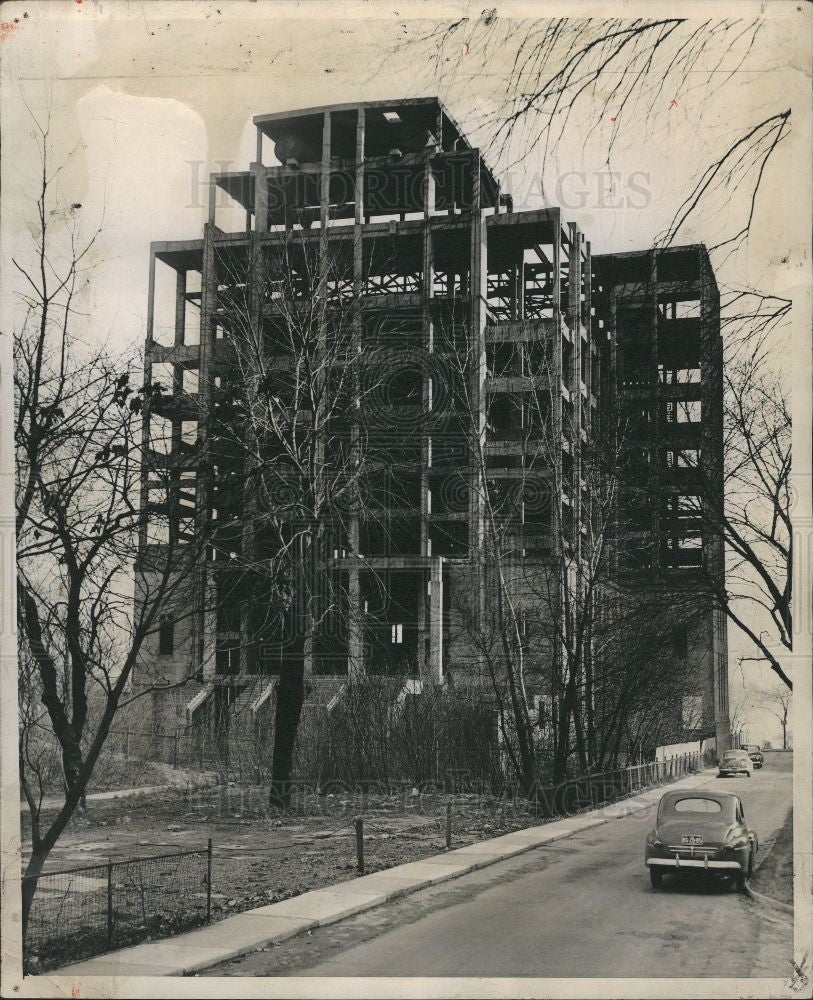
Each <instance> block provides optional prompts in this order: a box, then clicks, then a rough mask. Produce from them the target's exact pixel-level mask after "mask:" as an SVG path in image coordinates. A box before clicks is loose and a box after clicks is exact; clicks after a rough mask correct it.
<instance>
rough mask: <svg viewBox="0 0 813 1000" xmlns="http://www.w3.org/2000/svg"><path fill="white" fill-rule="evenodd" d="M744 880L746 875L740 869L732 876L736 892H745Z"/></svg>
mask: <svg viewBox="0 0 813 1000" xmlns="http://www.w3.org/2000/svg"><path fill="white" fill-rule="evenodd" d="M745 880H746V874H745V872H744V871H743V870H742V869H740V871H738V872H737V874H736V875H735V876H734V888H735V889H736V890H737V892H745Z"/></svg>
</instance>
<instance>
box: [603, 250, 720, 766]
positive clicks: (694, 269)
mask: <svg viewBox="0 0 813 1000" xmlns="http://www.w3.org/2000/svg"><path fill="white" fill-rule="evenodd" d="M595 263H596V275H597V280H598V281H599V282H600V284H601V288H602V291H601V299H602V309H603V311H605V312H606V314H607V316H608V322H609V324H610V325H611V327H612V329H613V330H614V334H615V340H616V359H617V380H616V382H617V394H618V408H619V412H620V414H621V416H622V420H623V422H624V426H625V429H626V434H627V436H628V440H627V442H626V448H625V451H626V455H627V460H628V465H629V467H630V468H631V469H632V475H631V476H630V478H629V481H628V482H627V486H626V489H625V490H624V491H622V494H621V500H620V507H621V509H620V516H619V523H620V537H619V540H618V552H619V561H618V567H617V573H618V578H619V580H620V581H621V582H622V583H623V585H624V586H625V588H627V590H628V591H629V592H630V593H631V594H632V599H633V600H634V599H638V598H640V596H641V595H642V594H645V593H646V592H647V591H650V592H652V591H655V590H660V591H661V592H662V593H663V594H664V599H665V600H675V602H676V606H677V607H679V608H681V609H683V608H686V609H688V608H689V606H690V605H691V610H692V615H691V616H689V614H688V611H686V612H682V613H685V614H686V617H687V618H689V617H691V622H690V624H688V625H687V626H685V627H682V628H678V629H677V630H676V632H677V634H676V635H675V647H676V649H675V652H676V655H677V657H678V658H679V659H680V660H681V661H682V664H683V669H684V671H685V674H686V676H687V679H688V681H689V690H690V691H691V693H687V694H686V696H685V703H684V728H685V730H686V735H687V738H693V737H694V738H702V737H709V736H715V737H716V739H717V746H718V748H719V749H724V748H725V747H727V746H728V741H729V718H728V646H727V632H726V622H725V614H724V612H723V611H722V610H720V609H719V607H715V602H714V599H713V595H714V593H715V592H718V593H719V592H720V591H721V590H722V589H724V587H725V553H724V543H723V537H722V533H721V531H720V530H719V527H718V526H716V525H715V519H714V517H713V511H714V510H721V509H722V504H723V351H722V340H721V336H720V296H719V292H718V289H717V284H716V282H715V280H714V273H713V271H712V268H711V264H710V262H709V258H708V253H707V251H706V248H705V247H703V246H700V245H698V246H681V247H669V248H665V249H661V250H654V249H653V250H644V251H640V252H635V253H622V254H610V255H606V256H600V257H597V258H596V262H595ZM695 609H696V613H694V612H695Z"/></svg>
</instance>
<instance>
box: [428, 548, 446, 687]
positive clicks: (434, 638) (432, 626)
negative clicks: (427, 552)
mask: <svg viewBox="0 0 813 1000" xmlns="http://www.w3.org/2000/svg"><path fill="white" fill-rule="evenodd" d="M429 588H430V589H429V672H430V675H431V677H432V680H433V681H435V682H436V683H437V684H440V683H441V682H442V680H443V674H444V664H443V556H435V557H434V558H433V559H432V560H431V563H430V571H429Z"/></svg>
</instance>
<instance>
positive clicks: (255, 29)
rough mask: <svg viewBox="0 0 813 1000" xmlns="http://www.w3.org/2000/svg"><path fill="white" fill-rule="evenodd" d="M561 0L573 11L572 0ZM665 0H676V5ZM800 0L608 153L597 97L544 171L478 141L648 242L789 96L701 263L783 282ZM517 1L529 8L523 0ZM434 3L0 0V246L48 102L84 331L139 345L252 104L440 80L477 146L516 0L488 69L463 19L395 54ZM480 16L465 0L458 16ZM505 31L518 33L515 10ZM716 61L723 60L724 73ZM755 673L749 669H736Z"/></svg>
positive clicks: (763, 724)
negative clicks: (465, 10) (730, 249)
mask: <svg viewBox="0 0 813 1000" xmlns="http://www.w3.org/2000/svg"><path fill="white" fill-rule="evenodd" d="M480 6H482V5H480ZM559 6H562V5H559ZM567 6H568V9H569V10H570V11H571V12H572V11H573V10H574V9H575V8H576V5H575V4H570V5H567ZM218 7H219V9H218ZM721 7H722V5H720V4H715V5H711V7H708V6H706V7H705V8H704V9H699V8H697V7H694V8H689V13H691V14H694V15H695V16H706V17H707V16H709V15H710V14H711V13H712V11H715V12H717V11H720V10H721ZM658 8H659V4H657V3H651V2H650V3H647V5H646V15H647V16H655V15H656V12H657V11H658ZM771 8H773V9H772V10H771ZM590 9H591V10H595V9H596V5H595V4H594V5H591V8H590ZM666 9H668V11H669V13H670V14H673V13H674V11H675V9H676V5H675V4H669V5H668V8H666V7H664V10H666ZM797 9H798V8H797V7H796V5H795V4H792V3H789V4H784V3H775V4H772V5H769V7H768V10H769V13H770V16H769V18H768V20H767V21H766V23H765V25H764V27H763V30H762V31H761V32H760V34H759V35H758V38H757V42H756V45H755V47H754V50H753V51H752V52H751V54H750V56H749V58H748V60H747V63H746V64H745V68H744V69H743V70H741V71H739V72H738V73H737V74H736V75H735V85H732V83H730V82H729V83H727V84H726V86H721V87H720V89H719V90H718V91H717V92H716V94H715V93H710V91H709V88H708V85H707V78H705V77H703V78H701V75H700V74H697V75H693V76H690V77H689V79H688V80H687V82H686V86H685V88H684V90H682V91H681V92H680V93H676V94H674V95H672V96H671V97H670V100H669V101H668V102H667V101H664V107H663V108H661V109H660V110H659V111H658V113H657V114H655V115H653V116H644V115H643V113H642V114H641V116H640V118H638V119H636V118H635V116H634V115H633V116H628V118H627V119H626V120H625V122H624V126H623V128H622V129H621V131H620V132H619V134H618V135H617V138H616V144H615V147H614V152H613V156H612V158H611V161H610V164H609V168H608V165H607V162H606V161H607V142H608V138H609V136H610V133H611V130H612V128H613V124H612V117H613V116H612V115H610V114H608V119H609V120H608V121H607V122H606V123H602V124H601V125H600V127H599V128H597V129H596V130H594V132H593V134H592V135H590V136H589V137H586V124H587V123H586V121H585V120H574V121H573V122H572V125H571V126H570V127H569V131H568V133H567V141H566V142H564V143H562V144H561V146H560V149H559V154H558V158H557V159H551V160H550V161H549V162H548V163H547V165H546V169H545V171H544V173H542V172H541V170H540V165H541V153H540V151H539V150H538V149H537V150H535V149H529V150H527V155H526V156H525V157H524V159H523V160H522V162H521V163H520V164H519V165H516V164H515V165H513V166H512V167H511V169H510V172H508V173H506V170H507V165H508V163H509V162H511V161H512V160H513V159H514V158H515V156H516V154H517V152H521V151H522V150H518V149H517V148H516V145H515V148H513V149H512V150H510V151H508V153H507V154H506V155H503V156H492V162H491V165H492V166H493V167H494V169H495V170H496V171H497V173H498V174H500V175H502V176H503V180H504V189H506V190H509V191H512V192H513V193H514V196H515V207H517V208H534V207H541V206H542V205H543V204H555V203H560V202H564V203H565V204H566V206H568V207H566V208H565V213H566V216H568V217H569V218H570V219H572V220H573V221H575V222H578V223H579V225H580V226H581V227H582V228H583V229H584V230H585V231H586V233H587V237H588V238H589V239H590V240H591V241H592V246H593V252H594V253H601V252H607V251H619V250H630V249H638V248H643V247H646V246H649V245H650V244H651V243H652V242H653V239H654V237H655V236H656V234H657V233H659V232H660V231H661V230H662V229H663V228H664V227H665V226H666V225H667V224H668V222H669V220H670V219H671V217H672V214H673V213H674V211H675V209H676V208H677V206H678V204H679V203H680V201H681V200H682V198H683V197H684V196H685V194H686V193H687V191H688V190H689V189H690V187H691V185H692V184H693V182H694V179H695V178H696V176H697V173H698V171H699V170H702V169H703V168H705V166H706V165H707V164H708V162H709V161H710V160H712V159H713V158H714V155H715V153H716V152H717V151H722V150H723V149H725V148H726V147H727V146H728V145H730V143H731V142H732V141H733V140H734V138H736V136H737V135H738V134H741V133H742V132H743V131H745V130H747V128H748V127H750V126H752V125H754V124H756V123H757V122H759V121H761V120H762V119H763V118H764V117H766V115H768V114H771V113H774V112H775V111H776V110H782V109H784V108H785V107H790V106H792V105H796V106H797V107H798V109H801V113H802V114H803V115H804V116H805V117H804V121H802V120H800V119H799V117H798V115H797V111H796V110H795V111H794V116H793V123H794V128H793V131H792V133H791V135H790V137H789V139H788V140H787V141H785V142H783V143H782V144H781V145H780V146H779V147H778V148H777V150H776V152H775V154H774V156H773V157H772V159H771V161H770V163H769V165H768V167H767V170H766V172H765V176H764V178H763V189H762V194H761V196H760V197H759V198H758V200H757V202H756V206H755V215H754V221H753V226H752V235H751V239H750V241H749V244H748V247H747V248H745V249H744V251H743V252H741V253H739V254H737V255H736V256H735V257H733V258H729V259H728V260H726V261H724V262H719V265H718V269H717V278H718V283H719V284H720V285H721V286H723V287H728V286H736V285H741V284H743V283H748V284H751V285H754V286H757V287H760V288H763V289H770V290H772V291H775V292H776V293H777V294H782V295H794V294H798V286H799V284H800V282H801V281H803V279H804V277H805V275H806V270H805V268H806V267H807V266H808V262H807V260H806V256H805V249H806V245H807V241H808V233H807V231H806V227H805V222H806V213H805V212H804V211H802V212H800V187H799V186H800V184H801V185H803V186H806V185H807V183H808V177H807V173H808V170H809V167H808V165H806V164H807V163H808V161H807V160H806V159H805V158H804V151H805V150H806V149H808V148H809V142H810V139H809V115H807V114H806V109H807V104H808V103H809V79H808V78H807V74H806V69H807V66H808V62H809V52H808V51H807V50H806V49H805V48H804V46H805V45H806V44H807V42H806V38H807V35H808V33H809V27H810V19H809V18H806V17H804V18H803V17H800V16H799V15H798V14H796V11H797ZM525 10H526V11H533V12H534V13H535V14H536V15H537V16H538V13H539V11H540V6H539V5H536V6H531V5H526V7H525ZM396 11H399V12H400V13H396ZM545 11H546V13H548V12H550V13H554V12H556V5H555V4H550V5H547V4H546V6H545ZM622 11H623V14H622V13H621V12H622ZM737 11H738V14H739V16H741V17H747V16H749V14H750V13H751V12H757V11H758V8H757V7H756V6H754V7H751V6H750V5H749V4H748V3H745V2H740V3H738V4H737ZM419 12H420V13H421V15H422V20H420V21H417V20H415V17H416V14H417V13H419ZM559 12H560V13H561V12H564V9H563V10H562V11H559ZM614 12H615V13H616V14H620V16H629V14H630V12H631V6H630V4H629V3H625V4H616V5H614ZM431 13H432V8H431V7H430V6H428V5H419V4H414V3H413V4H409V3H405V4H403V5H402V6H401V7H400V8H398V7H396V8H388V7H385V6H382V5H366V6H363V7H362V6H360V5H355V6H354V5H348V4H341V3H332V4H330V5H327V4H321V3H318V2H315V3H311V4H301V5H299V6H295V5H293V4H290V5H289V4H284V3H263V2H262V0H260V2H256V3H254V2H250V0H246V2H242V0H224V2H223V3H221V4H219V5H218V4H216V3H204V2H196V3H194V4H189V3H180V4H178V3H174V4H172V3H163V2H145V3H127V2H125V0H113V2H110V0H108V2H105V3H102V4H94V3H93V2H91V0H84V2H82V0H75V2H70V3H69V2H60V3H58V4H50V3H47V2H39V3H29V4H25V3H16V2H10V3H5V4H4V5H3V8H2V16H3V18H4V23H3V27H2V31H0V35H2V42H0V44H2V47H3V48H2V57H3V59H2V71H3V103H2V126H3V153H4V155H3V163H2V181H3V186H2V192H3V203H2V204H3V225H4V241H5V242H4V252H6V253H8V252H9V251H11V252H13V253H15V254H21V253H22V254H24V253H25V238H26V237H25V234H26V230H27V226H28V225H30V220H31V217H32V211H33V206H32V204H31V192H32V190H33V184H34V183H35V180H34V179H35V177H36V174H37V170H38V165H39V160H38V154H37V149H36V145H35V143H34V141H33V138H32V129H31V124H30V120H29V119H28V118H27V115H28V112H27V111H26V108H25V104H28V106H29V107H30V108H31V110H32V111H33V112H34V113H35V114H36V115H37V117H38V118H39V119H40V120H44V118H45V115H46V108H47V107H48V106H49V105H50V108H51V124H52V139H53V146H54V149H55V155H56V156H57V157H58V158H62V159H64V158H65V157H66V156H67V154H68V153H70V152H72V153H73V155H72V156H71V157H70V159H69V160H68V162H67V164H66V166H65V168H64V170H63V171H62V173H61V174H60V176H59V181H58V183H59V189H60V194H61V196H62V198H63V199H64V201H65V203H66V204H81V206H82V207H81V209H80V210H77V212H78V213H80V217H81V219H82V222H83V224H84V225H85V226H86V227H88V229H90V228H91V227H93V226H95V225H96V224H98V222H99V220H100V219H102V217H103V218H104V231H103V234H102V237H101V239H100V241H99V244H98V246H97V253H96V257H95V261H94V263H96V264H98V268H99V269H98V272H97V274H96V276H95V278H94V281H93V283H92V285H91V286H90V293H89V298H88V300H87V301H86V303H85V306H86V310H87V320H86V334H85V335H86V336H87V338H88V340H89V341H94V340H98V339H109V340H110V341H111V343H113V344H122V345H124V344H141V343H142V342H143V340H144V335H145V315H146V299H147V265H148V252H149V243H150V241H151V240H168V239H182V238H194V237H197V236H199V235H200V231H201V225H202V222H203V220H204V215H205V211H206V209H205V205H206V197H207V196H206V191H205V187H204V184H205V178H206V176H207V173H208V171H209V170H210V169H223V168H224V167H225V168H226V169H229V168H231V169H245V168H247V166H248V163H249V161H250V160H251V159H253V158H254V155H255V134H254V129H253V126H252V124H251V118H252V116H253V115H255V114H260V113H268V112H272V111H284V110H288V109H295V108H299V107H308V106H313V105H319V104H329V103H335V102H341V101H355V100H360V99H366V100H373V99H388V98H393V99H397V98H399V97H416V96H431V95H435V94H437V95H438V96H439V97H440V98H441V99H442V100H443V101H444V103H445V104H446V105H447V106H448V107H449V109H450V111H451V112H452V114H453V115H454V117H455V118H456V119H457V120H458V122H459V123H460V124H461V125H463V127H464V128H471V129H473V130H474V131H475V138H476V139H477V141H478V142H479V143H480V144H483V145H485V144H487V142H488V140H489V128H490V125H489V124H488V118H489V115H490V113H491V112H493V111H494V110H495V109H496V108H497V107H498V106H499V102H500V98H501V96H502V95H503V94H504V90H505V80H506V76H507V73H508V72H509V70H510V66H511V62H512V58H513V52H512V45H511V37H512V35H511V30H508V31H507V32H506V25H508V26H509V27H510V26H511V25H512V21H511V18H510V17H508V16H507V15H510V14H519V13H521V10H520V8H519V7H518V6H517V7H514V8H512V7H510V6H508V5H505V4H504V5H501V6H500V8H499V11H498V14H499V21H500V23H499V25H498V27H499V29H500V30H501V31H502V35H501V36H500V37H501V38H502V40H503V44H501V45H500V46H499V47H498V48H497V49H495V51H494V52H493V53H490V54H489V57H488V60H487V64H486V66H485V67H484V66H483V62H482V59H481V58H479V55H480V50H479V49H478V48H477V47H476V46H473V45H472V46H471V47H469V48H468V50H467V44H466V33H465V32H464V33H463V34H462V35H461V36H460V46H459V50H454V51H451V52H450V51H448V50H447V52H446V53H445V57H446V58H448V62H442V63H441V65H440V66H439V67H438V66H436V65H435V64H433V63H432V62H431V61H430V60H429V58H428V57H427V56H426V50H420V49H418V50H414V49H411V50H408V51H406V52H400V53H399V52H393V51H392V47H393V46H394V45H395V44H396V43H397V42H398V41H405V40H410V39H414V38H415V37H416V36H417V35H418V34H419V33H420V32H422V31H425V30H426V29H427V27H429V26H431V24H432V18H431ZM452 13H454V12H452ZM479 13H480V8H479V7H476V8H472V16H473V17H474V18H477V17H478V16H479ZM304 15H307V17H305V16H304ZM405 15H406V16H408V18H409V19H407V20H405V19H404V18H405ZM516 30H517V34H518V35H519V32H520V28H519V26H518V25H517V26H516ZM514 51H515V49H514ZM712 56H713V53H709V54H708V58H709V61H710V62H711V61H712ZM731 68H733V64H732V65H727V64H726V63H725V62H724V63H723V66H722V71H725V70H727V69H731ZM720 79H721V80H722V77H720ZM484 122H485V124H484ZM801 164H805V166H803V167H800V165H801ZM608 169H609V170H610V171H612V172H613V173H612V175H610V174H608ZM574 172H576V173H574ZM611 178H612V183H611ZM749 197H750V192H747V191H745V190H743V191H741V192H731V191H729V192H722V194H721V197H719V198H717V199H716V200H715V201H714V202H713V203H711V204H708V205H704V206H702V210H699V211H698V212H697V213H695V215H694V216H693V217H692V225H691V227H687V228H686V229H684V230H683V231H682V233H681V238H680V242H705V243H706V244H708V245H711V244H713V243H715V242H717V241H718V240H719V239H720V238H721V236H725V235H730V234H731V233H733V232H735V231H736V230H737V229H738V228H739V227H740V225H742V221H743V219H744V215H745V214H747V210H748V199H749ZM801 202H802V204H804V197H803V196H802V199H801ZM8 301H9V300H8V298H7V297H6V298H5V305H6V310H8ZM9 318H10V317H9V314H8V311H6V320H8V319H9ZM730 639H731V670H730V674H731V685H732V690H733V689H734V688H735V686H736V685H737V684H739V671H738V670H737V668H736V659H737V655H738V654H739V653H741V652H742V651H743V648H744V647H743V645H742V643H741V642H740V641H739V639H738V638H737V637H736V636H735V635H733V634H730ZM754 673H755V671H754V670H753V669H749V670H748V677H749V679H752V678H753V676H754ZM752 728H753V729H754V731H753V732H752V736H753V737H763V736H769V738H775V737H776V735H777V732H778V727H777V725H776V724H771V723H770V720H769V718H768V717H764V716H762V717H760V718H759V719H757V718H756V717H755V718H754V722H753V727H752Z"/></svg>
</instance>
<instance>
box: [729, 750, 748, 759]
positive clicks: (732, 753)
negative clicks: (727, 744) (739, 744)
mask: <svg viewBox="0 0 813 1000" xmlns="http://www.w3.org/2000/svg"><path fill="white" fill-rule="evenodd" d="M747 756H748V754H747V753H746V751H745V750H727V751H726V752H725V753H724V754H723V760H741V759H742V758H743V757H747Z"/></svg>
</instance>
